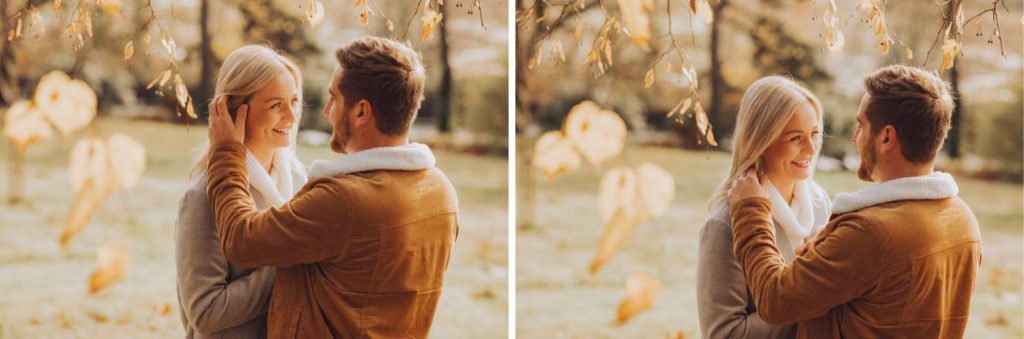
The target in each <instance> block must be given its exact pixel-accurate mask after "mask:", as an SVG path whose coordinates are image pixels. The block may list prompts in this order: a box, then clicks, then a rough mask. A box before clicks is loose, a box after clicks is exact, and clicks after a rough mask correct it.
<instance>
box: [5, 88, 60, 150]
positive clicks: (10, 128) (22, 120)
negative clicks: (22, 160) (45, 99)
mask: <svg viewBox="0 0 1024 339" xmlns="http://www.w3.org/2000/svg"><path fill="white" fill-rule="evenodd" d="M52 134H53V133H52V132H51V131H50V125H49V124H47V123H46V118H45V117H44V116H43V113H42V112H40V111H39V110H37V109H36V108H35V107H34V106H32V103H31V102H29V101H27V100H21V101H18V102H15V103H14V105H11V107H10V108H8V109H7V112H6V113H5V114H4V135H5V136H7V137H8V138H10V139H11V142H13V143H14V146H15V147H17V148H18V150H21V151H24V150H25V147H27V146H28V145H29V144H31V143H35V142H37V141H43V140H46V139H49V138H50V136H51V135H52Z"/></svg>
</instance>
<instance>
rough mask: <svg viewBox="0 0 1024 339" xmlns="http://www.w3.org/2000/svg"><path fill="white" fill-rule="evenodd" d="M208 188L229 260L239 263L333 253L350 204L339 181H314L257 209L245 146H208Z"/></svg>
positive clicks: (279, 262) (278, 263) (288, 262)
mask: <svg viewBox="0 0 1024 339" xmlns="http://www.w3.org/2000/svg"><path fill="white" fill-rule="evenodd" d="M212 152H213V154H211V156H210V165H209V170H208V171H209V181H208V183H207V194H208V196H209V199H210V203H211V206H212V208H213V215H214V220H215V221H216V223H217V227H218V228H219V229H220V244H221V247H222V248H223V250H224V255H225V257H227V259H228V260H229V261H231V262H232V263H235V264H237V265H240V266H242V267H258V266H275V267H289V266H294V265H298V264H305V263H311V262H316V261H323V260H325V259H327V258H330V257H333V256H336V255H337V254H338V253H337V249H338V248H340V246H339V245H340V244H339V242H340V241H342V239H347V238H348V237H347V235H348V233H349V228H347V227H345V226H346V223H342V222H341V221H347V220H349V218H348V217H347V216H348V215H350V204H346V203H343V202H344V201H347V197H348V196H349V195H348V194H347V192H346V191H345V190H344V188H343V187H339V185H329V184H326V181H323V180H321V181H313V182H310V183H308V184H307V185H306V186H305V187H303V188H302V189H301V190H299V192H298V193H296V194H295V197H294V198H292V200H291V201H288V202H287V203H285V204H284V205H283V206H281V207H274V208H270V209H266V210H263V211H258V210H257V209H256V206H255V205H254V203H253V200H252V194H251V193H250V192H249V179H248V175H247V169H246V167H245V146H243V145H242V144H241V143H238V142H230V143H222V144H219V145H216V147H215V148H212Z"/></svg>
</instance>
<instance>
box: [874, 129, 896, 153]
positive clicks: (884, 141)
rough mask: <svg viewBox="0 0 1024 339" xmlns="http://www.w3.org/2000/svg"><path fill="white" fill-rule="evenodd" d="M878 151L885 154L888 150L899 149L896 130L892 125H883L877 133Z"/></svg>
mask: <svg viewBox="0 0 1024 339" xmlns="http://www.w3.org/2000/svg"><path fill="white" fill-rule="evenodd" d="M878 142H879V144H878V147H877V149H878V151H879V152H883V153H886V152H888V151H890V150H894V149H899V146H900V140H899V138H897V137H896V128H894V127H892V125H885V127H882V130H881V131H880V133H878Z"/></svg>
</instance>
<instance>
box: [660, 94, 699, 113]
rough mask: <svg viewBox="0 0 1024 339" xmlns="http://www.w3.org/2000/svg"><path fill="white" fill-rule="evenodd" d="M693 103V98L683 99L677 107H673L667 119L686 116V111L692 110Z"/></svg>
mask: <svg viewBox="0 0 1024 339" xmlns="http://www.w3.org/2000/svg"><path fill="white" fill-rule="evenodd" d="M692 102H693V97H687V98H686V99H683V100H682V101H680V102H679V103H678V104H676V107H673V108H672V110H671V111H668V114H667V115H666V116H665V117H667V118H671V117H672V116H673V115H679V116H682V115H683V114H686V111H687V110H689V109H690V105H691V103H692Z"/></svg>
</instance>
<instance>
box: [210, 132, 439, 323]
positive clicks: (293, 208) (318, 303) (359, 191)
mask: <svg viewBox="0 0 1024 339" xmlns="http://www.w3.org/2000/svg"><path fill="white" fill-rule="evenodd" d="M212 152H213V154H212V156H211V158H210V159H211V160H210V166H209V179H208V180H209V186H208V192H207V193H208V195H209V198H210V202H211V205H212V207H213V213H214V217H215V220H216V224H217V226H218V227H219V230H220V242H221V246H222V247H223V249H224V254H225V256H226V257H227V259H228V260H229V261H231V262H233V263H236V264H238V265H241V266H244V267H257V266H275V267H278V268H277V273H276V275H275V281H276V282H275V285H274V289H273V296H272V297H271V300H270V311H269V315H268V328H267V331H268V335H269V337H270V338H331V337H333V338H368V337H369V338H383V337H386V338H424V337H426V336H427V334H428V332H429V330H430V324H431V322H432V321H433V317H434V311H435V309H436V306H437V302H438V298H439V297H440V295H441V286H442V282H443V278H444V272H445V270H446V269H447V266H448V261H449V259H450V257H451V251H452V245H453V244H454V243H455V239H456V237H457V235H458V218H457V215H458V207H457V201H456V195H455V190H454V188H453V187H452V185H451V183H450V182H449V181H448V179H447V178H446V177H445V176H444V174H442V173H441V171H440V170H438V169H436V168H430V169H426V170H419V171H369V172H362V173H354V174H350V175H339V176H334V177H325V178H318V179H315V180H311V181H310V182H309V183H307V184H306V185H305V186H304V187H303V188H302V189H301V190H300V191H299V192H298V193H296V195H295V198H293V199H292V200H291V201H289V202H287V203H286V204H285V205H283V206H281V207H278V208H271V209H269V210H266V211H264V212H259V211H257V210H256V208H255V207H254V206H253V200H252V197H251V194H250V192H249V183H248V182H247V180H248V179H247V177H246V175H245V172H246V167H245V148H244V146H243V145H242V144H240V143H237V142H230V143H222V144H219V145H215V147H214V148H213V151H212Z"/></svg>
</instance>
